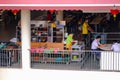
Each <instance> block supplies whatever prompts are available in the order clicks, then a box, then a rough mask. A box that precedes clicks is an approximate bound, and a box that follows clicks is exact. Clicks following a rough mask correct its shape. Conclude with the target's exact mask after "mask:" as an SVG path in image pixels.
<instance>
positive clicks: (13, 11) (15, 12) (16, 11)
mask: <svg viewBox="0 0 120 80" xmlns="http://www.w3.org/2000/svg"><path fill="white" fill-rule="evenodd" d="M11 12H12V13H13V14H14V15H15V19H16V15H17V13H18V12H19V10H12V11H11Z"/></svg>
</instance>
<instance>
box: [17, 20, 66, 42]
mask: <svg viewBox="0 0 120 80" xmlns="http://www.w3.org/2000/svg"><path fill="white" fill-rule="evenodd" d="M16 31H17V32H16V33H17V34H16V36H17V41H18V42H21V28H20V27H19V26H17V28H16ZM63 41H64V26H62V27H61V26H60V27H59V25H58V26H57V27H56V28H52V27H51V25H50V23H49V22H48V21H37V20H36V21H31V42H55V43H63Z"/></svg>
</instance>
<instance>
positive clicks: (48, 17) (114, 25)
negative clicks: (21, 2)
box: [0, 10, 120, 49]
mask: <svg viewBox="0 0 120 80" xmlns="http://www.w3.org/2000/svg"><path fill="white" fill-rule="evenodd" d="M62 12H63V13H62V14H63V16H62V17H63V18H62V19H61V20H59V18H57V15H58V11H57V10H31V27H32V28H31V42H38V43H39V45H43V46H44V45H45V44H40V42H41V43H42V42H43V43H45V42H51V43H56V44H57V43H58V45H59V46H62V47H61V49H65V48H64V45H63V44H64V43H65V40H66V37H67V36H68V35H69V34H70V33H73V34H74V36H73V39H74V40H77V41H78V43H81V42H85V41H83V36H82V33H81V25H82V24H83V23H84V21H85V19H88V24H89V26H90V27H91V28H92V29H93V31H94V32H93V33H100V34H101V33H110V32H119V31H120V14H117V17H116V19H115V20H114V17H113V15H112V14H111V13H98V12H97V13H95V12H91V13H84V12H83V11H82V10H63V11H62ZM0 18H1V19H0V32H1V33H0V42H10V40H11V39H13V38H17V41H16V42H18V43H19V42H21V39H20V37H21V31H20V25H19V22H20V10H19V11H18V12H17V14H16V15H15V14H14V12H12V10H3V11H2V10H1V13H0ZM53 22H55V24H56V25H54V24H53V27H54V26H58V27H59V29H58V28H57V29H55V30H54V28H53V29H52V28H50V27H51V26H49V25H51V23H53ZM36 27H37V28H36ZM42 27H43V28H42ZM51 29H52V31H50V30H51ZM89 33H90V34H93V33H91V32H89ZM40 36H41V37H40ZM115 36H116V37H119V35H117V34H116V35H114V37H115ZM93 37H94V36H93V35H92V36H91V35H90V37H89V38H90V39H91V40H92V39H93ZM112 37H113V36H112V35H107V37H106V41H107V38H112ZM86 40H87V42H89V46H90V44H91V40H90V41H88V39H86ZM106 41H105V42H106ZM108 42H110V41H108ZM111 42H112V41H111ZM59 43H62V45H60V44H59ZM32 44H34V43H32ZM56 44H55V45H56ZM53 45H54V44H53ZM85 45H86V46H87V45H88V44H85ZM43 46H41V47H43ZM48 46H49V45H48ZM50 47H51V46H50ZM52 47H54V46H52ZM86 49H90V47H88V48H86Z"/></svg>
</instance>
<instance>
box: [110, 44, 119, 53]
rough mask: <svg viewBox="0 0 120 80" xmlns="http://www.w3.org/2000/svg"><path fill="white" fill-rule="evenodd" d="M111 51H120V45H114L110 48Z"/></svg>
mask: <svg viewBox="0 0 120 80" xmlns="http://www.w3.org/2000/svg"><path fill="white" fill-rule="evenodd" d="M111 50H113V51H120V44H119V43H114V44H113V45H112V47H111Z"/></svg>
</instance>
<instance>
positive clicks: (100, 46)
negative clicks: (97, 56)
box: [98, 44, 106, 48]
mask: <svg viewBox="0 0 120 80" xmlns="http://www.w3.org/2000/svg"><path fill="white" fill-rule="evenodd" d="M105 46H106V44H99V45H98V48H102V47H105Z"/></svg>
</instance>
